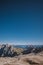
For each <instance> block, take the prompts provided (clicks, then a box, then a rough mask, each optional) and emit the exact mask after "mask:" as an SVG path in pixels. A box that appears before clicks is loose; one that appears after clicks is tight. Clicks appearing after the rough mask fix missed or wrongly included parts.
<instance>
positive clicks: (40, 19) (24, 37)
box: [0, 0, 43, 44]
mask: <svg viewBox="0 0 43 65" xmlns="http://www.w3.org/2000/svg"><path fill="white" fill-rule="evenodd" d="M12 40H13V42H14V41H15V40H16V41H29V42H30V41H36V42H37V41H39V42H43V1H42V0H0V41H12ZM42 44H43V43H42Z"/></svg>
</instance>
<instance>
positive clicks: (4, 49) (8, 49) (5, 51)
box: [0, 45, 17, 57]
mask: <svg viewBox="0 0 43 65" xmlns="http://www.w3.org/2000/svg"><path fill="white" fill-rule="evenodd" d="M15 55H17V53H16V52H14V48H13V47H12V46H11V45H2V46H1V48H0V56H3V57H6V56H8V57H13V56H15Z"/></svg>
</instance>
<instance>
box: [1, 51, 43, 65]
mask: <svg viewBox="0 0 43 65" xmlns="http://www.w3.org/2000/svg"><path fill="white" fill-rule="evenodd" d="M0 65H43V52H41V53H39V54H37V55H34V54H26V55H19V56H15V57H0Z"/></svg>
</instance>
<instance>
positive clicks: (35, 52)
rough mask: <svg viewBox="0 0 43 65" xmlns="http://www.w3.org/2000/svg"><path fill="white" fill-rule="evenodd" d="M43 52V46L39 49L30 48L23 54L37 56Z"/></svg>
mask: <svg viewBox="0 0 43 65" xmlns="http://www.w3.org/2000/svg"><path fill="white" fill-rule="evenodd" d="M42 51H43V45H42V46H39V47H34V46H29V47H27V49H26V50H24V51H23V52H22V53H23V54H29V53H34V54H37V53H39V52H42Z"/></svg>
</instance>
